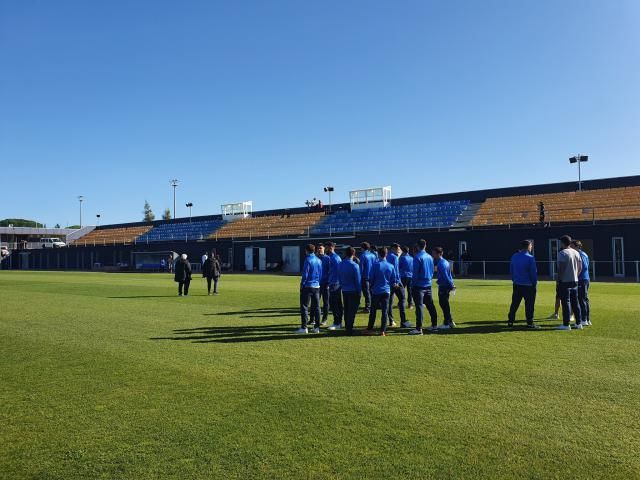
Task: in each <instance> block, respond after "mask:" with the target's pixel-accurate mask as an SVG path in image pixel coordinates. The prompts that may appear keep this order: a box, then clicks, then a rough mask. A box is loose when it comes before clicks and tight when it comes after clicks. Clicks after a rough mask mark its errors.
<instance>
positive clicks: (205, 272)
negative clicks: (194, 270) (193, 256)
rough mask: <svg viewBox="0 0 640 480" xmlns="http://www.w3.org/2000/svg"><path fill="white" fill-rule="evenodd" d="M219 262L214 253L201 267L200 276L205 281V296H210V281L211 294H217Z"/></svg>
mask: <svg viewBox="0 0 640 480" xmlns="http://www.w3.org/2000/svg"><path fill="white" fill-rule="evenodd" d="M220 270H221V268H220V262H219V261H218V259H217V258H216V255H215V253H214V252H211V255H210V256H209V257H208V258H207V259H206V260H205V261H204V264H203V265H202V276H203V277H205V278H206V279H207V295H211V281H212V280H213V294H214V295H217V294H218V280H220Z"/></svg>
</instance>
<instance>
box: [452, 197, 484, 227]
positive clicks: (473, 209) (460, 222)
mask: <svg viewBox="0 0 640 480" xmlns="http://www.w3.org/2000/svg"><path fill="white" fill-rule="evenodd" d="M481 206H482V202H478V203H472V204H470V205H469V206H468V207H467V208H466V209H465V210H464V211H463V212H462V214H461V215H460V216H459V217H458V218H457V220H456V223H455V225H454V228H466V227H468V226H469V225H470V224H471V221H472V220H473V218H474V217H475V216H476V213H477V212H478V210H480V207H481Z"/></svg>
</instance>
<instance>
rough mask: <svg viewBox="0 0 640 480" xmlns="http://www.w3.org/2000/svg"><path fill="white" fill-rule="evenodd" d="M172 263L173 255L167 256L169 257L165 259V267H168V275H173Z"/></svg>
mask: <svg viewBox="0 0 640 480" xmlns="http://www.w3.org/2000/svg"><path fill="white" fill-rule="evenodd" d="M173 264H174V261H173V255H172V254H169V256H168V257H167V265H168V267H169V273H173V267H174V265H173Z"/></svg>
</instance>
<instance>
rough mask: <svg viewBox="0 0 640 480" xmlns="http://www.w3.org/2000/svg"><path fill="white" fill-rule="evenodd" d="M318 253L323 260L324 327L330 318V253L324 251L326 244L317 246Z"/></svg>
mask: <svg viewBox="0 0 640 480" xmlns="http://www.w3.org/2000/svg"><path fill="white" fill-rule="evenodd" d="M316 255H317V257H318V258H319V259H320V261H321V262H322V278H321V279H320V298H321V299H322V322H321V323H320V326H322V327H324V326H326V324H327V319H328V318H329V263H330V261H331V260H330V258H329V255H325V253H324V245H322V244H320V245H318V246H317V247H316Z"/></svg>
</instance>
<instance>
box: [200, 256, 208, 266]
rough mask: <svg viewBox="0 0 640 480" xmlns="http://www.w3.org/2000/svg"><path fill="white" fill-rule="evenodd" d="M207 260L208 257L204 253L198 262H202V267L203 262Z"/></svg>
mask: <svg viewBox="0 0 640 480" xmlns="http://www.w3.org/2000/svg"><path fill="white" fill-rule="evenodd" d="M207 258H209V256H208V255H207V254H206V253H205V254H204V255H202V257H200V261H201V262H202V263H201V265H202V266H204V262H206V261H207Z"/></svg>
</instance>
